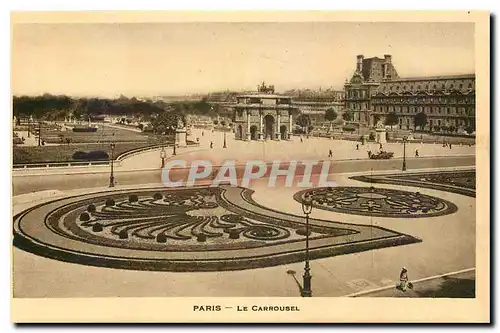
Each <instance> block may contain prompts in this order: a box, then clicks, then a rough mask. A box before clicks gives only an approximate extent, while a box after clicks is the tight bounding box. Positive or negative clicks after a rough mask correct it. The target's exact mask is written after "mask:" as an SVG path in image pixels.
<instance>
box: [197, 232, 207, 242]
mask: <svg viewBox="0 0 500 333" xmlns="http://www.w3.org/2000/svg"><path fill="white" fill-rule="evenodd" d="M196 240H197V241H198V242H205V241H206V240H207V235H205V234H199V235H198V237H196Z"/></svg>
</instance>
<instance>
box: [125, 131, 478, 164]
mask: <svg viewBox="0 0 500 333" xmlns="http://www.w3.org/2000/svg"><path fill="white" fill-rule="evenodd" d="M202 132H203V135H202ZM198 138H199V142H200V145H199V147H192V148H184V149H179V150H178V151H177V153H178V155H177V156H176V157H175V158H178V159H184V160H187V161H192V160H207V161H210V162H211V163H212V164H214V165H221V164H222V163H223V162H224V161H225V160H235V161H236V164H243V163H245V162H246V161H248V160H261V161H271V160H279V161H282V162H283V161H292V160H296V161H301V160H302V161H303V160H332V161H342V160H360V159H361V160H366V159H368V151H371V152H373V153H377V152H379V151H380V146H379V144H378V143H373V142H372V143H366V144H365V145H362V144H361V143H360V142H355V141H348V140H331V139H327V138H317V137H310V138H308V139H307V138H306V137H305V136H304V137H302V142H301V138H300V137H299V136H292V139H291V140H290V141H280V142H278V141H271V140H268V141H241V140H234V134H233V133H229V132H228V133H226V147H227V148H223V146H224V133H223V132H212V131H210V130H200V129H193V130H192V133H191V135H190V139H191V140H193V141H196V139H198ZM210 142H212V143H213V148H212V149H211V148H210ZM356 145H359V150H356ZM382 148H383V150H384V151H389V152H394V158H396V159H398V158H402V157H403V144H402V143H386V144H384V145H383V147H382ZM330 149H331V150H332V152H333V157H332V158H329V157H328V153H329V150H330ZM417 149H418V153H419V156H420V157H434V156H470V155H474V154H475V146H471V147H469V146H468V145H452V148H451V149H450V148H449V147H443V145H442V143H436V144H422V143H420V142H419V141H418V140H414V141H412V142H409V143H407V144H406V157H407V158H409V159H414V158H415V150H417ZM169 153H171V151H170V150H169ZM159 156H160V153H159V150H156V151H150V152H146V153H144V154H140V155H135V156H132V157H131V158H128V159H126V160H124V161H123V162H122V163H121V167H122V168H123V169H141V168H158V167H159V166H160V165H161V161H160V159H159ZM170 158H174V157H173V156H170Z"/></svg>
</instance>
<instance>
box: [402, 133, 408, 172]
mask: <svg viewBox="0 0 500 333" xmlns="http://www.w3.org/2000/svg"><path fill="white" fill-rule="evenodd" d="M406 140H407V138H406V136H404V137H403V169H402V170H403V171H406Z"/></svg>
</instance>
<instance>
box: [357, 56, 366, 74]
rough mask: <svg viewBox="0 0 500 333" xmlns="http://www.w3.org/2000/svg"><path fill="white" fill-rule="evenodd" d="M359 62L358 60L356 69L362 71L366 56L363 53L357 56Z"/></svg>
mask: <svg viewBox="0 0 500 333" xmlns="http://www.w3.org/2000/svg"><path fill="white" fill-rule="evenodd" d="M356 58H357V62H356V71H357V72H361V71H363V59H364V58H365V57H364V56H363V55H362V54H360V55H358V56H356Z"/></svg>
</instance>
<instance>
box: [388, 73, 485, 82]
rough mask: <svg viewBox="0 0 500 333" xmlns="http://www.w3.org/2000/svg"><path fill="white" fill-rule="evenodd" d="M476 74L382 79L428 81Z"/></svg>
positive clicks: (470, 76)
mask: <svg viewBox="0 0 500 333" xmlns="http://www.w3.org/2000/svg"><path fill="white" fill-rule="evenodd" d="M475 77H476V75H475V74H453V75H436V76H416V77H401V78H397V79H393V80H388V81H382V82H383V83H391V82H401V81H428V80H443V79H446V80H450V79H473V78H475Z"/></svg>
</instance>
